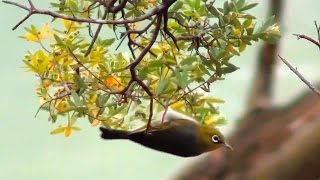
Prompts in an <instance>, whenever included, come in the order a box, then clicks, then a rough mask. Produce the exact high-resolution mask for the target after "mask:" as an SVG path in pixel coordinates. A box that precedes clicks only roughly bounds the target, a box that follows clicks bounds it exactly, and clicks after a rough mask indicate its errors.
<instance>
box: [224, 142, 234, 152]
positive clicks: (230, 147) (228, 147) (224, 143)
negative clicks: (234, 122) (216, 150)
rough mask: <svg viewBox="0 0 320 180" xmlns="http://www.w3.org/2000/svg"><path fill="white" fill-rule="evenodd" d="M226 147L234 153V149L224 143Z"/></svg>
mask: <svg viewBox="0 0 320 180" xmlns="http://www.w3.org/2000/svg"><path fill="white" fill-rule="evenodd" d="M224 146H225V147H226V148H228V149H230V150H231V151H233V147H232V146H230V145H229V144H228V143H226V142H225V143H224Z"/></svg>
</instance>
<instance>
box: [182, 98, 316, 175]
mask: <svg viewBox="0 0 320 180" xmlns="http://www.w3.org/2000/svg"><path fill="white" fill-rule="evenodd" d="M243 120H244V121H242V122H244V123H242V124H241V125H240V126H239V128H238V129H237V131H236V132H234V134H233V136H232V137H230V143H231V144H232V145H233V147H234V148H235V150H234V151H233V152H230V151H226V150H225V149H220V150H218V151H214V152H212V153H211V154H210V155H209V156H208V157H207V158H206V159H204V160H202V161H201V162H198V163H197V164H194V165H193V166H192V167H190V168H189V170H188V171H186V172H187V173H186V172H184V174H183V175H180V176H179V177H177V179H228V180H241V179H245V180H247V179H259V180H260V179H262V180H264V179H267V180H270V179H271V180H272V179H281V180H286V179H288V180H292V179H303V180H308V179H316V178H317V177H320V101H319V99H318V97H317V95H315V94H313V93H308V94H307V95H304V96H303V97H302V98H300V100H298V101H297V102H296V103H295V105H294V106H287V107H280V108H268V109H266V108H265V109H255V110H253V111H251V112H250V113H248V114H247V115H246V116H245V117H244V118H243Z"/></svg>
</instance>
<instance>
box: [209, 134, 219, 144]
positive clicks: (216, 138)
mask: <svg viewBox="0 0 320 180" xmlns="http://www.w3.org/2000/svg"><path fill="white" fill-rule="evenodd" d="M211 139H212V141H213V142H214V143H218V142H220V138H219V136H218V135H213V136H212V137H211Z"/></svg>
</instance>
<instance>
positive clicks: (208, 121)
mask: <svg viewBox="0 0 320 180" xmlns="http://www.w3.org/2000/svg"><path fill="white" fill-rule="evenodd" d="M217 122H218V118H217V116H207V117H206V118H205V120H204V124H205V125H207V126H210V125H214V124H216V123H217Z"/></svg>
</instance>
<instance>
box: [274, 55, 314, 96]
mask: <svg viewBox="0 0 320 180" xmlns="http://www.w3.org/2000/svg"><path fill="white" fill-rule="evenodd" d="M279 58H280V59H281V60H282V61H283V62H284V63H285V64H286V65H287V66H288V67H289V68H290V70H291V71H292V72H293V73H295V74H296V75H297V76H298V77H299V79H301V81H302V82H304V83H305V84H306V85H307V86H308V87H309V88H310V89H311V90H312V91H313V92H314V93H316V94H317V95H318V96H320V91H318V90H317V89H316V88H315V87H314V86H313V85H312V84H311V83H310V82H309V81H308V80H307V79H306V78H304V77H303V76H302V75H301V74H300V72H299V71H298V70H297V68H294V67H293V66H292V65H291V64H290V63H289V62H288V61H287V60H286V59H284V58H282V57H281V56H279Z"/></svg>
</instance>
